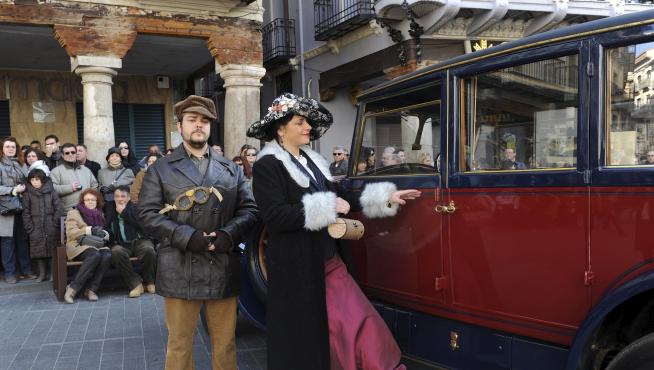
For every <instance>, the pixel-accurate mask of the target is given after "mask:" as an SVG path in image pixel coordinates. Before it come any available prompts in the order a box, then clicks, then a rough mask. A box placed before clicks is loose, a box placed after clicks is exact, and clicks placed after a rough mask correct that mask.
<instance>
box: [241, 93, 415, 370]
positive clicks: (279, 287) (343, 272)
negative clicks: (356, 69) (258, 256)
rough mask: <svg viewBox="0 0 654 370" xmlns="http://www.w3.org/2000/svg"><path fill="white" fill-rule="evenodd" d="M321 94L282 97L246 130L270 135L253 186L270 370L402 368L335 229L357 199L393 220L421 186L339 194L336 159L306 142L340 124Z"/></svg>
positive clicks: (369, 211)
mask: <svg viewBox="0 0 654 370" xmlns="http://www.w3.org/2000/svg"><path fill="white" fill-rule="evenodd" d="M332 120H333V119H332V115H331V113H329V111H327V109H325V108H324V107H323V106H322V105H320V104H319V103H318V102H317V101H315V100H314V99H307V98H302V97H298V96H295V95H293V94H284V95H282V96H280V97H278V98H277V99H275V100H274V101H273V104H272V107H270V108H269V109H268V114H267V115H266V116H265V117H264V118H263V119H262V120H261V121H258V122H255V123H253V124H252V126H251V127H250V128H249V129H248V136H251V137H254V138H257V139H260V140H264V141H269V143H267V144H266V145H265V147H264V148H263V149H262V150H261V152H260V153H259V155H258V158H257V162H256V163H255V165H254V169H253V191H254V196H255V199H256V200H257V204H258V206H259V208H260V211H261V215H262V218H263V221H264V222H265V223H266V226H267V227H268V248H267V249H266V253H267V260H266V262H267V269H268V296H267V320H266V322H267V335H268V341H267V342H268V369H270V370H281V369H284V370H289V369H302V370H304V369H317V370H319V369H347V370H349V369H352V370H354V369H358V368H360V369H404V365H401V364H400V357H401V353H400V349H399V348H398V346H397V344H396V343H395V340H394V339H393V337H392V335H391V333H390V331H389V330H388V328H387V327H386V325H385V323H384V321H383V320H382V319H381V317H380V316H379V314H378V313H377V312H376V311H375V309H374V308H373V307H372V305H371V304H370V302H369V301H368V300H367V299H366V297H365V296H364V295H363V293H362V292H361V290H360V289H359V287H358V286H357V284H356V283H355V282H354V280H353V279H352V277H351V276H350V275H349V273H348V272H347V269H346V267H345V264H344V263H343V260H342V259H341V256H343V257H345V252H346V249H345V248H344V245H342V243H339V242H338V241H336V240H335V239H332V238H331V237H330V236H329V234H328V233H327V226H328V225H330V224H331V223H333V222H334V221H335V219H336V217H337V215H338V214H343V215H345V214H347V213H348V212H349V210H350V205H351V206H352V208H353V209H362V210H363V212H364V214H365V215H366V216H367V217H369V218H372V217H386V216H393V215H395V213H397V210H398V207H399V205H400V204H404V203H405V199H414V198H416V197H418V196H420V192H419V191H417V190H403V191H398V190H397V189H396V187H395V185H394V184H392V183H390V182H381V183H375V184H369V185H368V186H367V187H366V188H365V189H364V191H363V192H362V193H361V196H360V197H359V198H353V199H349V200H348V201H346V200H345V199H343V198H341V196H344V195H343V194H341V193H342V192H341V191H340V189H339V187H338V184H336V183H335V182H334V181H333V179H332V176H331V175H330V173H329V164H328V163H327V161H326V160H325V159H324V158H323V157H322V156H321V155H320V154H318V153H316V152H314V151H312V150H311V149H310V148H309V146H308V145H307V144H309V142H310V141H311V140H315V139H318V138H319V137H320V136H321V135H322V134H323V133H324V132H325V131H327V129H328V128H329V126H330V125H331V123H332Z"/></svg>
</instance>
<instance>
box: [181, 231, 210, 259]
mask: <svg viewBox="0 0 654 370" xmlns="http://www.w3.org/2000/svg"><path fill="white" fill-rule="evenodd" d="M207 248H209V239H207V237H206V236H204V233H203V232H202V231H200V230H195V231H194V232H193V235H191V238H190V239H189V240H188V244H186V250H189V251H191V252H195V253H201V252H205V251H207Z"/></svg>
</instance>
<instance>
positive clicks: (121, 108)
mask: <svg viewBox="0 0 654 370" xmlns="http://www.w3.org/2000/svg"><path fill="white" fill-rule="evenodd" d="M2 103H3V102H2V101H0V124H2V117H1V115H2ZM113 114H114V141H115V142H116V143H118V142H119V140H126V141H127V144H129V147H130V150H134V155H136V158H137V159H141V158H143V157H144V156H145V155H146V154H147V153H148V146H150V145H151V144H156V145H159V148H161V150H165V149H166V123H165V121H164V106H163V105H162V104H119V103H116V104H114V105H113ZM7 127H9V120H8V115H7ZM1 132H3V131H2V127H0V133H1ZM77 135H78V138H79V139H78V142H79V143H80V144H83V143H84V106H83V105H82V103H78V104H77ZM107 149H109V148H107Z"/></svg>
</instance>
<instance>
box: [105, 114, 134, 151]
mask: <svg viewBox="0 0 654 370" xmlns="http://www.w3.org/2000/svg"><path fill="white" fill-rule="evenodd" d="M113 110H114V142H115V143H116V144H118V142H119V141H122V140H125V141H126V142H127V144H128V145H129V148H130V150H132V148H133V147H134V139H133V135H132V134H131V130H130V127H129V126H130V119H129V104H118V103H117V104H114V105H113ZM107 149H109V148H107Z"/></svg>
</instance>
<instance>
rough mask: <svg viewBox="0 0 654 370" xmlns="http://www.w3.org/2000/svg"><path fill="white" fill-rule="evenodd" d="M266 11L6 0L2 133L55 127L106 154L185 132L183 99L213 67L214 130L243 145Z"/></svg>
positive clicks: (211, 4) (2, 8)
mask: <svg viewBox="0 0 654 370" xmlns="http://www.w3.org/2000/svg"><path fill="white" fill-rule="evenodd" d="M262 16H263V7H262V4H261V2H260V1H253V0H221V1H218V0H193V1H184V2H181V3H180V2H177V1H168V0H162V1H149V0H114V1H109V0H105V1H102V0H94V1H57V0H47V1H38V2H37V1H13V0H0V48H2V50H3V53H2V54H3V57H2V58H0V83H1V84H2V88H0V126H1V127H0V135H1V136H7V135H12V136H15V137H16V138H17V139H18V141H19V143H21V144H25V143H27V144H29V142H30V141H31V140H35V139H36V140H41V141H43V139H44V137H45V136H46V135H48V134H52V133H54V134H56V135H58V136H59V138H60V141H61V142H62V143H63V142H72V143H85V144H86V145H87V146H88V147H89V156H90V158H91V159H93V160H95V161H98V162H100V163H104V157H105V154H106V152H107V148H109V147H111V146H113V145H115V143H116V141H119V140H126V141H128V143H129V144H130V147H131V148H133V150H135V151H136V154H137V155H143V154H144V153H145V151H147V147H148V145H149V144H159V145H160V146H165V147H171V146H174V145H175V144H177V143H179V141H180V138H179V137H178V135H177V131H176V127H175V123H176V118H175V117H174V114H173V105H174V103H175V102H176V101H178V100H181V99H182V98H184V97H185V96H186V95H188V94H191V93H201V87H202V84H201V81H202V77H203V76H206V75H213V76H220V80H221V81H222V85H221V89H222V90H223V91H224V93H223V96H222V98H221V99H219V100H220V101H219V103H220V104H219V106H220V107H221V108H222V109H221V112H220V116H221V120H220V121H219V123H218V124H217V125H216V129H215V131H216V132H215V133H214V135H213V136H212V140H213V141H214V142H216V143H217V142H218V141H221V143H223V142H224V144H225V146H226V150H227V151H228V152H230V153H231V152H237V150H238V148H239V147H240V146H241V145H242V144H243V143H244V142H246V137H245V132H246V129H247V123H246V122H250V121H254V120H256V119H258V117H259V110H260V106H259V89H260V86H261V82H260V80H261V78H262V77H263V76H264V74H265V70H264V68H263V66H262V49H261V24H262ZM214 79H216V78H214ZM217 100H218V99H217Z"/></svg>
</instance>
